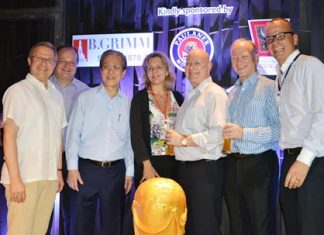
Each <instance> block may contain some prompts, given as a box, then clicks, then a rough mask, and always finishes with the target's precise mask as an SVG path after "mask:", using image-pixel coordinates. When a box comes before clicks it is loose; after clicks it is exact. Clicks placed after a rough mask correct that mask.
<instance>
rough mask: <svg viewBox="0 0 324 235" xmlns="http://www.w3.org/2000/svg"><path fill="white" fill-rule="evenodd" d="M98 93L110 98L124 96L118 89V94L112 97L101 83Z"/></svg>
mask: <svg viewBox="0 0 324 235" xmlns="http://www.w3.org/2000/svg"><path fill="white" fill-rule="evenodd" d="M97 92H98V94H100V95H101V96H102V97H105V98H107V99H108V100H113V99H114V98H116V99H117V98H118V99H120V98H122V97H123V93H121V91H120V90H119V89H118V91H117V94H116V95H115V96H114V97H110V96H109V94H108V92H107V90H106V88H105V87H104V86H103V84H102V83H101V85H100V86H99V87H98V90H97Z"/></svg>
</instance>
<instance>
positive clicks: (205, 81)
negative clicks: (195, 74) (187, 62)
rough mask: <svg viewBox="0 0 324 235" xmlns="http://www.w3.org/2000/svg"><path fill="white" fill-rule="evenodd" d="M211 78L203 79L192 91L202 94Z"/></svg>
mask: <svg viewBox="0 0 324 235" xmlns="http://www.w3.org/2000/svg"><path fill="white" fill-rule="evenodd" d="M211 82H213V81H212V78H211V77H208V78H207V79H205V80H204V81H202V82H201V83H200V84H199V85H198V86H197V87H196V88H195V89H194V90H197V91H199V92H200V93H202V92H203V90H205V88H206V87H207V86H208V85H209V84H210V83H211Z"/></svg>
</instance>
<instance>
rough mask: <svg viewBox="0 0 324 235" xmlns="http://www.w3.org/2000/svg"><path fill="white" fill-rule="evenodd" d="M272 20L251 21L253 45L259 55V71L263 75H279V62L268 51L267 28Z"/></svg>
mask: <svg viewBox="0 0 324 235" xmlns="http://www.w3.org/2000/svg"><path fill="white" fill-rule="evenodd" d="M270 20H271V19H261V20H249V21H248V23H249V29H250V34H251V38H252V41H253V43H254V44H255V46H256V48H257V50H258V53H259V57H260V58H259V63H258V71H259V72H260V73H261V74H263V75H277V71H276V65H277V61H276V59H275V58H273V57H272V56H271V54H270V52H269V51H268V49H267V44H266V40H265V37H266V34H265V26H266V24H267V23H268V22H269V21H270Z"/></svg>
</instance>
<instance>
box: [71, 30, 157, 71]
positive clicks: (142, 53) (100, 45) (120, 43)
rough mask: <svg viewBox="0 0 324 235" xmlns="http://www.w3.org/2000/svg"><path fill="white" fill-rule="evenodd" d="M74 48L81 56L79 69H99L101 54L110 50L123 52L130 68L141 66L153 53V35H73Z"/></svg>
mask: <svg viewBox="0 0 324 235" xmlns="http://www.w3.org/2000/svg"><path fill="white" fill-rule="evenodd" d="M72 42H73V46H74V47H75V48H76V49H77V51H78V54H79V64H78V66H79V67H99V61H100V57H101V54H102V53H103V52H104V51H106V50H109V49H113V50H116V51H120V52H122V53H123V54H124V55H125V56H126V58H127V65H128V66H141V65H142V63H143V60H144V58H145V57H146V56H147V55H148V54H150V53H152V52H153V50H154V40H153V33H122V34H87V35H73V36H72Z"/></svg>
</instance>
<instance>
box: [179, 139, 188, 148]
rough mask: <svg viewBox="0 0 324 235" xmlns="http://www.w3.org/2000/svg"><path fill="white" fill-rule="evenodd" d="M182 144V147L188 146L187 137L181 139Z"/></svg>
mask: <svg viewBox="0 0 324 235" xmlns="http://www.w3.org/2000/svg"><path fill="white" fill-rule="evenodd" d="M180 143H181V146H182V147H186V146H187V138H186V137H184V138H183V139H182V140H181V142H180Z"/></svg>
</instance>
